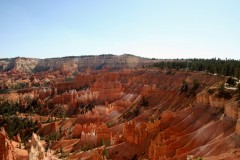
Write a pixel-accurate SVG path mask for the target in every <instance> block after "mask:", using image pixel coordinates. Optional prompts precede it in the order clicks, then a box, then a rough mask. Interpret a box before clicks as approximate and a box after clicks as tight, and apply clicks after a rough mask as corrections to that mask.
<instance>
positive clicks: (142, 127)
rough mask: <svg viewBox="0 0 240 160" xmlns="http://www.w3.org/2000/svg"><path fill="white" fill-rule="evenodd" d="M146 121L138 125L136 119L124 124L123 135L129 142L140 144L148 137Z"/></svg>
mask: <svg viewBox="0 0 240 160" xmlns="http://www.w3.org/2000/svg"><path fill="white" fill-rule="evenodd" d="M146 127H147V126H146V123H141V124H139V125H136V122H135V121H132V122H128V123H125V124H124V127H123V137H124V138H125V139H126V141H127V142H128V143H134V144H140V143H142V142H143V141H144V139H145V138H146V137H147V128H146Z"/></svg>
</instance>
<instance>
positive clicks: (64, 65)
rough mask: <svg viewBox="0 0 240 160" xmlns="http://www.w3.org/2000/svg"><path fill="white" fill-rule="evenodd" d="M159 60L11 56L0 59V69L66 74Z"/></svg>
mask: <svg viewBox="0 0 240 160" xmlns="http://www.w3.org/2000/svg"><path fill="white" fill-rule="evenodd" d="M158 61H159V60H151V59H146V58H141V57H137V56H133V55H121V56H115V55H100V56H80V57H63V58H49V59H35V58H21V57H17V58H12V59H0V71H11V70H13V71H18V72H22V73H33V72H43V71H57V70H58V71H60V72H61V73H62V74H64V75H67V74H69V73H73V72H75V71H79V70H80V71H84V70H85V69H87V68H91V69H97V70H99V69H103V68H110V69H121V68H136V67H143V66H149V65H152V64H153V63H156V62H158Z"/></svg>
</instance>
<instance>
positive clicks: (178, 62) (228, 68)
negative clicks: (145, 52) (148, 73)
mask: <svg viewBox="0 0 240 160" xmlns="http://www.w3.org/2000/svg"><path fill="white" fill-rule="evenodd" d="M154 67H159V68H162V69H176V70H180V69H186V70H191V71H206V72H209V73H212V74H215V73H216V74H218V75H225V76H232V77H236V78H238V79H239V78H240V61H239V60H234V59H225V60H223V59H219V58H218V59H216V58H212V59H174V60H163V61H162V62H158V63H155V64H154Z"/></svg>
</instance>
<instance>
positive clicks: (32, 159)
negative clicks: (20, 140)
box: [28, 133, 46, 160]
mask: <svg viewBox="0 0 240 160" xmlns="http://www.w3.org/2000/svg"><path fill="white" fill-rule="evenodd" d="M28 157H29V160H46V157H45V149H44V147H43V145H42V144H41V142H40V137H39V136H38V135H36V134H35V133H33V134H32V138H31V141H30V149H29V156H28Z"/></svg>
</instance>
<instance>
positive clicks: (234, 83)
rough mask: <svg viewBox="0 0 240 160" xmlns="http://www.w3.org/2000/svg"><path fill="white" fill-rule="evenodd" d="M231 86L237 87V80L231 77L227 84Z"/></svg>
mask: <svg viewBox="0 0 240 160" xmlns="http://www.w3.org/2000/svg"><path fill="white" fill-rule="evenodd" d="M226 83H227V84H228V85H229V86H235V85H236V80H235V79H233V78H232V77H229V78H228V79H227V82H226Z"/></svg>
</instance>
